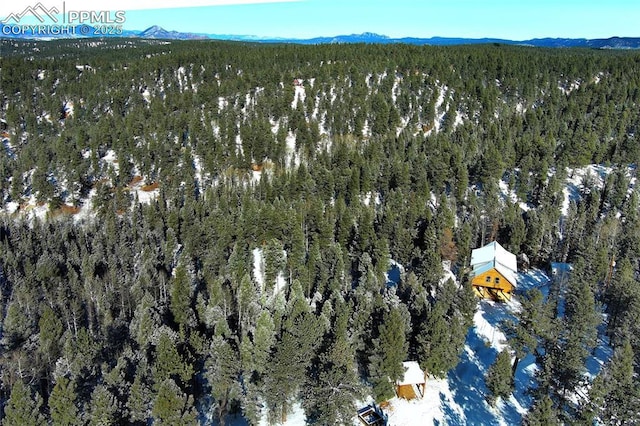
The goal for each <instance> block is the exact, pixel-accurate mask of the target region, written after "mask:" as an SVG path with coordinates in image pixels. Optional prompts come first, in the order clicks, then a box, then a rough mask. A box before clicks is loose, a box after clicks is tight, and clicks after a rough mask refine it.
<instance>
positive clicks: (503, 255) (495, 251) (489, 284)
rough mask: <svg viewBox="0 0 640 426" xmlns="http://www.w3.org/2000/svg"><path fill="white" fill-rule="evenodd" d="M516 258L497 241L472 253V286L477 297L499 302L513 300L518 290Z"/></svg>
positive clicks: (470, 276)
mask: <svg viewBox="0 0 640 426" xmlns="http://www.w3.org/2000/svg"><path fill="white" fill-rule="evenodd" d="M517 273H518V263H517V260H516V256H515V255H514V254H513V253H509V252H508V251H507V250H505V249H504V248H503V247H502V246H501V245H500V244H499V243H498V242H497V241H493V242H491V243H489V244H487V245H486V246H484V247H480V248H477V249H475V250H473V251H472V252H471V274H470V275H469V278H470V279H471V285H472V286H473V289H474V292H475V293H476V295H477V296H479V297H482V298H486V299H494V300H498V301H503V302H504V301H507V300H511V294H512V293H513V291H514V290H515V288H516V274H517Z"/></svg>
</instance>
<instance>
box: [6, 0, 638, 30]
mask: <svg viewBox="0 0 640 426" xmlns="http://www.w3.org/2000/svg"><path fill="white" fill-rule="evenodd" d="M38 1H40V3H41V4H42V5H43V6H44V7H46V8H47V9H50V8H52V7H56V8H58V10H62V3H63V0H30V1H29V0H14V1H11V2H2V3H3V4H2V5H0V17H2V18H5V17H6V16H8V15H9V14H10V13H19V12H21V11H22V10H24V8H25V7H27V6H32V7H35V6H36V4H37V3H38ZM176 5H179V7H176ZM64 8H65V10H66V11H71V10H75V11H105V12H107V13H112V14H113V13H115V11H118V10H124V11H125V13H126V21H125V23H124V24H123V26H124V28H125V29H128V30H144V29H146V28H148V27H150V26H152V25H159V26H161V27H163V28H164V29H167V30H175V31H183V32H194V33H207V34H230V35H255V36H259V37H286V38H311V37H318V36H334V35H344V34H360V33H363V32H373V33H378V34H383V35H387V36H390V37H425V38H428V37H434V36H441V37H465V38H482V37H493V38H504V39H511V40H527V39H531V38H542V37H568V38H607V37H612V36H621V37H640V24H639V22H640V1H638V0H608V1H604V0H597V1H594V0H580V1H578V0H536V1H529V0H522V1H518V0H384V1H382V0H297V1H296V0H289V1H276V0H182V1H178V0H156V1H153V0H138V1H134V0H94V1H90V0H64ZM104 16H106V15H103V17H104Z"/></svg>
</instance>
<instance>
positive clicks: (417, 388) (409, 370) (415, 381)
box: [396, 361, 427, 399]
mask: <svg viewBox="0 0 640 426" xmlns="http://www.w3.org/2000/svg"><path fill="white" fill-rule="evenodd" d="M402 366H403V367H404V377H403V378H402V380H401V381H399V382H398V383H396V395H398V398H404V399H416V398H422V397H423V396H424V390H425V387H426V385H427V375H426V373H425V372H424V371H422V368H420V364H418V362H417V361H405V362H403V363H402Z"/></svg>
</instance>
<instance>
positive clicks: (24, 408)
mask: <svg viewBox="0 0 640 426" xmlns="http://www.w3.org/2000/svg"><path fill="white" fill-rule="evenodd" d="M41 405H42V399H41V398H40V395H37V394H36V398H35V400H34V399H33V397H32V396H31V389H30V388H29V387H28V386H27V385H25V384H24V383H23V382H22V380H17V381H16V382H15V383H14V384H13V387H12V388H11V395H10V396H9V400H8V401H7V404H6V405H5V407H4V419H3V421H2V424H4V425H5V426H23V425H34V426H40V425H45V424H46V422H45V419H44V416H43V415H42V413H41V412H40V406H41Z"/></svg>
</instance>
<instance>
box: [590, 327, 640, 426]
mask: <svg viewBox="0 0 640 426" xmlns="http://www.w3.org/2000/svg"><path fill="white" fill-rule="evenodd" d="M589 396H590V400H591V404H589V406H588V407H587V409H585V410H583V413H585V414H588V415H583V417H585V420H586V421H588V422H593V416H597V419H598V420H599V421H602V422H604V423H605V424H624V425H627V424H629V425H630V424H637V423H639V422H640V380H638V377H637V375H635V374H634V353H633V349H632V347H631V344H630V343H629V341H628V340H627V341H625V342H624V343H623V344H622V346H619V347H618V348H616V351H615V352H614V355H613V357H612V359H611V361H610V362H609V364H608V365H607V366H605V368H604V369H603V370H602V371H601V373H600V374H599V375H598V376H597V377H596V379H595V380H594V383H593V386H592V387H591V389H590V391H589ZM589 417H591V418H589Z"/></svg>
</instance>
